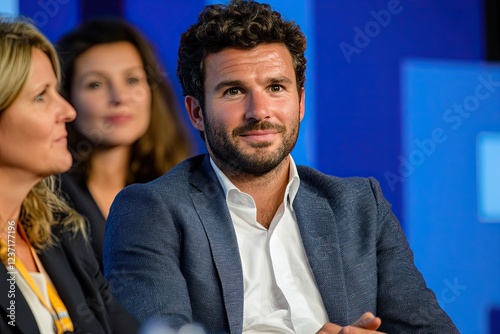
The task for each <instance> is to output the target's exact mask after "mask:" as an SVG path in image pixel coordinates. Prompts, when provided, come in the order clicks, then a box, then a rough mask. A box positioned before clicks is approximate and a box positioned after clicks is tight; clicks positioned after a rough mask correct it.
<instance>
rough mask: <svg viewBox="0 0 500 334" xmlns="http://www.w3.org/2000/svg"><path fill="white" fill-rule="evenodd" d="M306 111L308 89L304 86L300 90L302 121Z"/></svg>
mask: <svg viewBox="0 0 500 334" xmlns="http://www.w3.org/2000/svg"><path fill="white" fill-rule="evenodd" d="M305 112H306V89H305V88H304V87H302V90H301V92H300V102H299V115H300V121H302V119H304V114H305Z"/></svg>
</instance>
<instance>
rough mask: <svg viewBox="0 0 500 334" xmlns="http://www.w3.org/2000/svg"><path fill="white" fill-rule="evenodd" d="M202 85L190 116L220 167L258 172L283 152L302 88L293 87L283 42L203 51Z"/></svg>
mask: <svg viewBox="0 0 500 334" xmlns="http://www.w3.org/2000/svg"><path fill="white" fill-rule="evenodd" d="M204 89H205V109H204V110H203V111H202V112H200V113H199V118H198V119H193V117H191V119H192V121H193V125H194V126H195V127H196V128H197V129H198V130H201V131H204V132H205V142H206V145H207V149H208V152H209V153H210V155H211V156H212V158H213V159H214V161H215V162H216V163H217V165H218V166H219V168H221V169H222V170H223V171H225V172H233V173H237V174H238V175H241V174H242V173H243V174H248V175H262V174H265V173H267V172H269V171H271V170H273V169H274V168H275V167H277V166H278V165H279V164H280V163H281V162H282V161H283V159H284V158H286V157H287V156H288V154H289V153H290V151H291V150H292V149H293V147H294V145H295V143H296V141H297V136H298V132H299V123H300V121H301V120H302V118H303V116H304V91H303V90H302V91H301V92H298V91H297V83H296V78H295V72H294V68H293V64H292V57H291V55H290V52H289V51H288V50H287V48H286V47H285V46H284V45H282V44H263V45H259V46H257V47H255V48H253V49H250V50H241V49H234V48H227V49H224V50H222V51H220V52H218V53H215V54H210V55H208V56H207V57H206V59H205V82H204ZM188 109H189V106H188ZM190 114H191V112H190Z"/></svg>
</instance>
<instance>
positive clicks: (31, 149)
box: [0, 48, 76, 178]
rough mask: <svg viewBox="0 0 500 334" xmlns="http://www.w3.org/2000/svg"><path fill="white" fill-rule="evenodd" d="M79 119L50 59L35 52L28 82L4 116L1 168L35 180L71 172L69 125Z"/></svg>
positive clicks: (0, 135) (1, 120) (0, 119)
mask: <svg viewBox="0 0 500 334" xmlns="http://www.w3.org/2000/svg"><path fill="white" fill-rule="evenodd" d="M75 116H76V113H75V110H74V109H73V107H72V106H71V105H70V104H69V103H68V102H67V101H66V100H65V99H63V98H62V97H61V95H59V92H58V81H57V78H56V75H55V73H54V69H53V67H52V63H51V62H50V60H49V57H47V55H46V54H45V53H44V52H43V51H41V50H40V49H37V48H33V49H32V56H31V71H30V73H29V76H28V79H27V81H26V83H25V84H24V86H23V88H22V90H21V91H20V93H19V95H18V96H17V97H16V99H15V100H14V101H13V102H12V104H11V105H10V106H9V107H8V108H7V109H5V110H4V112H3V113H2V114H1V116H0V168H3V169H5V170H9V171H12V172H14V171H16V172H15V173H16V175H19V173H23V175H29V176H34V177H35V178H39V177H45V176H49V175H52V174H56V173H61V172H65V171H67V170H68V169H69V168H70V167H71V163H72V158H71V154H70V153H69V151H68V148H67V132H66V123H67V122H70V121H72V120H73V119H75ZM12 175H15V174H14V173H13V174H12Z"/></svg>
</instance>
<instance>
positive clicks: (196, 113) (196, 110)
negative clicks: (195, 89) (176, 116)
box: [184, 95, 205, 131]
mask: <svg viewBox="0 0 500 334" xmlns="http://www.w3.org/2000/svg"><path fill="white" fill-rule="evenodd" d="M184 104H185V105H186V110H187V112H188V115H189V120H190V121H191V124H193V126H194V128H195V129H196V130H198V131H205V122H204V120H203V112H202V110H201V106H200V102H199V101H198V99H196V98H195V97H194V96H191V95H187V96H186V98H185V99H184Z"/></svg>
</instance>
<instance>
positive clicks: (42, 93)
mask: <svg viewBox="0 0 500 334" xmlns="http://www.w3.org/2000/svg"><path fill="white" fill-rule="evenodd" d="M44 95H45V90H44V91H43V92H41V93H40V94H38V95H37V96H35V101H36V102H43V100H44V97H43V96H44Z"/></svg>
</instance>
